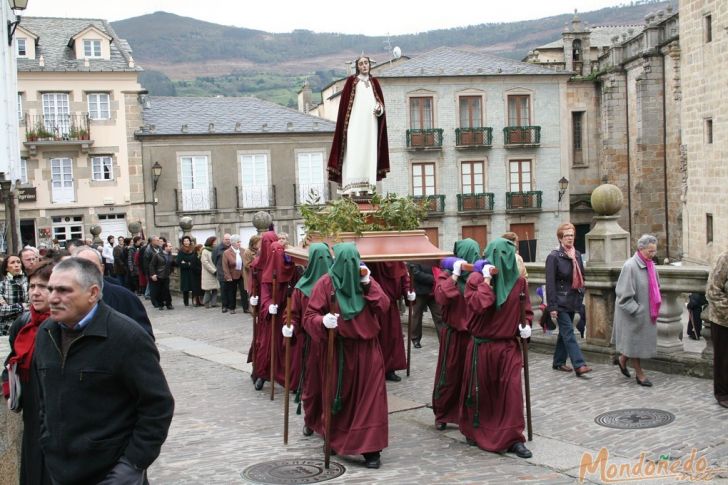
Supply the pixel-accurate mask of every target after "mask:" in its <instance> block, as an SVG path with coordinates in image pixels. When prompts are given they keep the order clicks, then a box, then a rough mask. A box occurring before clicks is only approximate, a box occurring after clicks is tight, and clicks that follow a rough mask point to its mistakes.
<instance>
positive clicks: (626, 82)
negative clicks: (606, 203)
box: [624, 68, 632, 245]
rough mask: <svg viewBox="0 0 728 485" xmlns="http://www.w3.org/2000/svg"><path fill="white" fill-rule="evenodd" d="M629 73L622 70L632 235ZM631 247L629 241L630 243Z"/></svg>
mask: <svg viewBox="0 0 728 485" xmlns="http://www.w3.org/2000/svg"><path fill="white" fill-rule="evenodd" d="M628 77H629V73H628V72H627V69H626V68H625V69H624V116H625V123H626V126H625V132H626V134H627V209H628V210H627V230H628V231H629V234H630V237H631V235H632V160H631V158H630V151H629V146H630V144H629V79H628ZM630 245H631V241H630Z"/></svg>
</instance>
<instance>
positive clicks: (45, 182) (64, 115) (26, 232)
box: [15, 17, 144, 246]
mask: <svg viewBox="0 0 728 485" xmlns="http://www.w3.org/2000/svg"><path fill="white" fill-rule="evenodd" d="M15 46H16V55H17V61H18V100H17V119H18V123H19V126H20V130H19V131H20V133H19V136H20V142H21V157H22V158H21V167H20V168H21V170H20V175H19V183H18V185H17V187H18V192H19V204H18V205H19V216H20V232H21V239H22V241H23V243H24V244H32V245H40V244H47V245H49V246H50V244H51V241H52V240H53V239H57V240H59V242H60V243H61V245H62V244H63V241H65V240H67V239H71V238H87V237H89V228H90V227H91V226H92V225H99V226H100V227H101V235H102V236H106V235H107V234H113V235H115V236H118V235H126V234H127V233H128V230H127V224H128V222H132V221H138V220H141V219H143V217H144V193H143V191H142V190H141V188H142V185H141V183H140V181H141V178H140V177H141V164H140V162H141V158H140V145H139V142H138V141H136V140H135V139H134V138H133V136H131V135H130V134H133V132H134V130H135V129H138V127H139V126H141V124H142V120H141V110H140V109H139V97H140V95H141V94H142V92H143V90H142V87H141V86H140V85H139V83H138V81H137V77H138V74H139V72H140V71H141V68H140V67H139V66H136V65H135V62H134V59H133V58H132V56H131V49H130V48H129V45H128V44H127V42H126V41H125V40H123V39H119V38H118V37H117V35H116V33H115V32H114V30H113V29H112V27H111V26H110V25H109V23H108V22H106V21H105V20H100V19H69V18H44V17H24V18H23V22H22V24H21V26H20V27H18V29H17V31H16V35H15Z"/></svg>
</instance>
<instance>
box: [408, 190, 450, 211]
mask: <svg viewBox="0 0 728 485" xmlns="http://www.w3.org/2000/svg"><path fill="white" fill-rule="evenodd" d="M412 200H414V201H415V202H419V203H422V204H423V206H424V208H425V209H426V210H427V214H428V215H432V216H438V215H442V214H443V213H444V212H445V196H444V195H440V194H434V195H415V196H413V197H412Z"/></svg>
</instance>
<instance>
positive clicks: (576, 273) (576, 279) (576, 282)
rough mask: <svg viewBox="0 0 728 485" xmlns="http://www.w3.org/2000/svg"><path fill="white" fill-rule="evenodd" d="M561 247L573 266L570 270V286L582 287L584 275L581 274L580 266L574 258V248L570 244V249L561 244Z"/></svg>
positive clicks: (573, 287)
mask: <svg viewBox="0 0 728 485" xmlns="http://www.w3.org/2000/svg"><path fill="white" fill-rule="evenodd" d="M562 249H563V250H564V253H566V255H567V256H568V257H569V258H570V259H571V264H572V266H573V269H572V271H571V288H572V289H574V290H578V289H581V288H584V276H582V274H581V268H580V267H579V263H578V262H577V260H576V248H575V247H574V246H571V248H570V249H566V248H565V247H563V246H562Z"/></svg>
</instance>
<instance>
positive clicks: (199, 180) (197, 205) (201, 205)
mask: <svg viewBox="0 0 728 485" xmlns="http://www.w3.org/2000/svg"><path fill="white" fill-rule="evenodd" d="M180 177H181V183H182V210H183V211H200V210H210V178H209V176H208V160H207V156H205V155H196V156H184V157H180Z"/></svg>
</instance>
